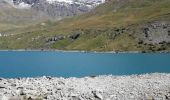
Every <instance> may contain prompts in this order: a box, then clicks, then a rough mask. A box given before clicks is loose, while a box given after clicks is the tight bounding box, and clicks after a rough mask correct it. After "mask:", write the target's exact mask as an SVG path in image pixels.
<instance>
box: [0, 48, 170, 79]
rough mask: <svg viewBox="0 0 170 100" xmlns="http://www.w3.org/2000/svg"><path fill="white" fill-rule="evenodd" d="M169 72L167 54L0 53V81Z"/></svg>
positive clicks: (169, 62)
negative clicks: (40, 77) (17, 78)
mask: <svg viewBox="0 0 170 100" xmlns="http://www.w3.org/2000/svg"><path fill="white" fill-rule="evenodd" d="M153 72H163V73H169V72H170V54H168V53H167V54H163V53H161V54H159V53H155V54H154V53H152V54H148V53H146V54H141V53H139V54H132V53H120V54H113V53H81V52H56V51H55V52H54V51H44V52H43V51H0V77H5V78H16V77H37V76H44V75H45V76H57V77H60V76H62V77H83V76H93V75H106V74H107V75H108V74H112V75H130V74H144V73H153Z"/></svg>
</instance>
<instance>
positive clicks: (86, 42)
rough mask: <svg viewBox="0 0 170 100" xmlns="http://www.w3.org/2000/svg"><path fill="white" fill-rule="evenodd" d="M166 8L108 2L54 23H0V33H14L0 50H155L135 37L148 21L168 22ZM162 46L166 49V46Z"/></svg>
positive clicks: (162, 0) (163, 1) (153, 2)
mask: <svg viewBox="0 0 170 100" xmlns="http://www.w3.org/2000/svg"><path fill="white" fill-rule="evenodd" d="M169 5H170V1H169V0H112V1H111V2H107V3H105V4H102V5H99V6H98V7H96V9H94V10H93V11H91V12H89V13H85V14H82V15H79V16H75V17H73V18H67V19H63V20H61V21H58V22H51V21H44V22H43V24H42V23H39V22H40V21H37V22H36V23H35V22H34V23H30V24H26V23H24V24H18V26H16V25H14V24H10V23H6V22H4V23H0V30H1V31H4V32H9V33H11V34H17V35H11V36H6V37H0V49H61V50H89V51H94V50H95V51H112V50H114V51H150V50H152V51H156V50H159V49H160V48H162V46H160V45H157V44H154V45H155V47H154V48H151V47H153V46H150V45H144V44H141V43H140V42H139V38H140V37H139V38H138V36H140V34H142V32H143V31H142V30H141V27H143V26H145V25H146V24H147V23H148V22H154V21H166V22H170V6H169ZM0 15H1V13H0ZM42 20H46V19H42ZM42 20H41V21H42ZM37 23H39V24H37ZM123 29H125V30H123ZM117 30H118V31H117ZM122 30H123V32H119V31H122ZM77 33H80V34H81V35H80V36H79V37H78V38H77V39H74V40H73V39H70V38H69V36H70V35H73V34H77ZM115 34H117V35H115ZM59 35H62V36H65V38H64V39H62V40H59V41H55V42H54V43H49V41H47V39H48V38H51V37H54V36H59ZM164 47H165V50H170V46H169V45H165V46H164Z"/></svg>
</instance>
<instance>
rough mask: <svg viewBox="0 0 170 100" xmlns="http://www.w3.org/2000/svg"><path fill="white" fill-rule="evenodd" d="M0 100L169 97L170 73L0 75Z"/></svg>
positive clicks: (165, 99)
mask: <svg viewBox="0 0 170 100" xmlns="http://www.w3.org/2000/svg"><path fill="white" fill-rule="evenodd" d="M0 100H170V74H165V73H153V74H144V75H130V76H112V75H107V76H97V77H95V76H91V77H84V78H57V77H46V76H44V77H37V78H16V79H5V78H0Z"/></svg>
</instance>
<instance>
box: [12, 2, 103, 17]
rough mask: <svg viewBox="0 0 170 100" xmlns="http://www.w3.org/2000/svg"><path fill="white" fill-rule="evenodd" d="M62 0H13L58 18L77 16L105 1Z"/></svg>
mask: <svg viewBox="0 0 170 100" xmlns="http://www.w3.org/2000/svg"><path fill="white" fill-rule="evenodd" d="M66 1H67V0H66ZM66 1H63V2H61V1H60V0H53V2H49V1H48V0H13V3H14V5H20V4H21V3H23V4H22V5H30V6H31V8H32V9H34V10H36V11H40V12H43V13H45V14H47V15H49V16H50V17H53V18H56V19H62V18H65V17H69V16H75V15H78V14H81V13H84V12H88V11H90V10H91V9H92V8H94V7H95V6H96V5H98V4H100V3H104V1H103V0H89V1H91V2H89V1H88V0H87V1H86V0H84V1H79V0H76V1H74V0H73V1H72V2H66Z"/></svg>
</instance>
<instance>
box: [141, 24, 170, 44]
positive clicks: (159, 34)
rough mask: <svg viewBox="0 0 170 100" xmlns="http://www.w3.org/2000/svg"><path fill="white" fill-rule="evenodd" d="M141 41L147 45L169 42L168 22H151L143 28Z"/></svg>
mask: <svg viewBox="0 0 170 100" xmlns="http://www.w3.org/2000/svg"><path fill="white" fill-rule="evenodd" d="M141 40H143V41H144V43H147V44H159V43H162V42H166V43H169V42H170V22H167V21H162V22H153V23H148V24H147V25H145V26H144V27H143V34H142V36H141Z"/></svg>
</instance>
